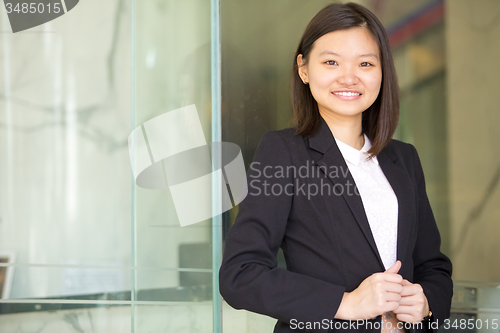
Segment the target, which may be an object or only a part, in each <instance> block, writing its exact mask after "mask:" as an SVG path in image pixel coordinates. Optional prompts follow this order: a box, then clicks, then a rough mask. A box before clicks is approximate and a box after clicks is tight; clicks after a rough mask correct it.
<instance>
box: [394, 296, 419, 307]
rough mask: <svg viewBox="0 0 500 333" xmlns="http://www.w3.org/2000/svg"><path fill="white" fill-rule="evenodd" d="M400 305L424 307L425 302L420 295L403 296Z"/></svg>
mask: <svg viewBox="0 0 500 333" xmlns="http://www.w3.org/2000/svg"><path fill="white" fill-rule="evenodd" d="M399 303H400V304H401V305H423V304H424V300H423V299H422V298H420V297H419V296H418V295H413V296H402V297H401V301H400V302H399Z"/></svg>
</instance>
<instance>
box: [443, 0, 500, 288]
mask: <svg viewBox="0 0 500 333" xmlns="http://www.w3.org/2000/svg"><path fill="white" fill-rule="evenodd" d="M445 20H446V42H447V92H448V96H447V103H448V117H447V119H448V136H449V137H448V145H449V149H448V159H449V185H450V214H451V216H450V218H451V240H452V260H453V264H454V272H453V277H454V279H455V280H464V279H465V280H479V281H500V265H498V262H499V258H500V246H499V244H500V242H499V237H500V223H499V220H500V205H499V203H500V190H499V186H500V184H498V178H497V180H496V184H495V174H496V175H497V177H498V172H499V168H500V154H499V152H500V149H499V146H498V134H499V130H498V127H499V123H500V112H499V111H500V110H499V109H500V93H499V92H498V87H500V65H499V59H500V43H499V41H500V1H497V0H481V1H467V0H453V1H450V0H448V1H446V19H445Z"/></svg>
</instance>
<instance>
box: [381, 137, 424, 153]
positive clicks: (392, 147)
mask: <svg viewBox="0 0 500 333" xmlns="http://www.w3.org/2000/svg"><path fill="white" fill-rule="evenodd" d="M382 151H386V152H388V153H389V154H394V155H395V156H396V157H405V158H412V157H413V154H414V151H415V152H416V149H415V146H413V145H412V144H411V143H408V142H404V141H401V140H398V139H391V140H390V141H389V143H388V144H387V145H386V146H385V147H384V148H383V149H382Z"/></svg>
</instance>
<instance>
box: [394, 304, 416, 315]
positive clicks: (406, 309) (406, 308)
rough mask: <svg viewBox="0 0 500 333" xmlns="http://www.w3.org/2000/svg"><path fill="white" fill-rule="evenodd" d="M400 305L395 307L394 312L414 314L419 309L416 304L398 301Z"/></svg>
mask: <svg viewBox="0 0 500 333" xmlns="http://www.w3.org/2000/svg"><path fill="white" fill-rule="evenodd" d="M398 304H399V306H398V307H397V308H396V309H394V311H393V312H394V313H400V314H408V315H414V314H416V313H417V312H418V311H417V309H416V306H413V305H401V303H398Z"/></svg>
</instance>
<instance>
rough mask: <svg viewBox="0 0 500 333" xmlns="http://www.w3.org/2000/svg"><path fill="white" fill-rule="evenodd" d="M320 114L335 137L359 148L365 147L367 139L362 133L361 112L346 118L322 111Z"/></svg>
mask: <svg viewBox="0 0 500 333" xmlns="http://www.w3.org/2000/svg"><path fill="white" fill-rule="evenodd" d="M320 115H321V117H323V119H324V120H325V122H326V123H327V124H328V127H329V128H330V131H332V134H333V136H334V138H336V139H337V140H340V141H342V142H344V143H346V144H348V145H349V146H351V147H353V148H355V149H357V150H361V148H363V146H364V143H365V142H364V141H365V140H364V137H363V134H362V126H361V120H362V115H361V114H359V116H353V117H345V118H338V117H334V116H331V115H329V114H326V113H322V112H320Z"/></svg>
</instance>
